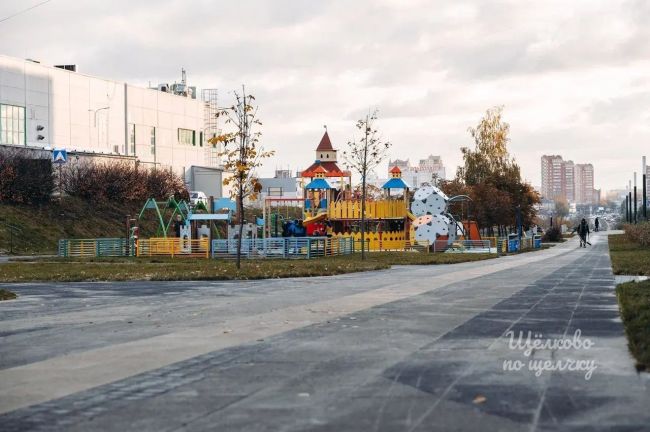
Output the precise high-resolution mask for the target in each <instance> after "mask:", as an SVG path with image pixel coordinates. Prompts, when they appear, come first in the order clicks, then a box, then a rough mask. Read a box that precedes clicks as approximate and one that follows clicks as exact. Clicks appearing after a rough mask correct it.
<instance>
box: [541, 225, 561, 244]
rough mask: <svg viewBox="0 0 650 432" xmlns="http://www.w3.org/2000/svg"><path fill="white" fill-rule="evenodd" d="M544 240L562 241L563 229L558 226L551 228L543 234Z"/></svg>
mask: <svg viewBox="0 0 650 432" xmlns="http://www.w3.org/2000/svg"><path fill="white" fill-rule="evenodd" d="M542 241H543V242H559V241H562V231H560V229H559V228H557V227H551V228H549V229H548V230H547V231H546V232H545V233H544V235H543V236H542Z"/></svg>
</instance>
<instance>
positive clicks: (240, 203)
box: [237, 179, 244, 270]
mask: <svg viewBox="0 0 650 432" xmlns="http://www.w3.org/2000/svg"><path fill="white" fill-rule="evenodd" d="M240 180H241V179H240ZM237 207H238V209H237V211H238V213H239V236H238V238H237V269H238V270H239V269H240V268H241V244H242V235H243V233H244V192H243V185H242V182H241V181H240V182H239V193H238V194H237Z"/></svg>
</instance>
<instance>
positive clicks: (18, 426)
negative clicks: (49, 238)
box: [0, 233, 650, 431]
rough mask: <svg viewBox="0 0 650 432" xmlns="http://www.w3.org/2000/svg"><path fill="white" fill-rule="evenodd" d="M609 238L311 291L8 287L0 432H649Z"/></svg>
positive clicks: (256, 286) (276, 285)
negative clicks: (519, 339) (621, 312)
mask: <svg viewBox="0 0 650 432" xmlns="http://www.w3.org/2000/svg"><path fill="white" fill-rule="evenodd" d="M606 241H607V238H606V233H600V234H597V235H595V236H593V237H592V243H593V246H592V247H591V248H588V249H579V248H578V247H577V243H576V242H575V241H570V242H567V243H565V244H563V245H560V246H556V247H554V248H551V249H549V250H546V251H541V252H535V253H526V254H521V255H517V256H510V257H502V258H498V259H496V260H489V261H483V262H477V263H465V264H456V265H445V266H415V267H395V268H393V269H391V270H386V271H380V272H374V273H359V274H351V275H342V276H334V277H322V278H311V279H283V280H272V281H254V282H131V283H66V284H20V285H11V289H12V290H14V291H16V292H17V293H18V294H19V296H20V297H19V299H18V300H16V301H10V302H2V303H0V430H2V431H14V430H15V431H27V430H30V431H38V430H57V431H58V430H60V431H113V430H114V431H130V430H137V431H204V430H205V431H208V430H210V431H215V430H216V431H240V430H241V431H303V430H309V431H360V430H374V431H416V430H417V431H431V430H441V431H449V430H482V431H490V430H494V431H510V430H512V431H519V430H525V431H530V430H608V431H609V430H648V428H650V426H648V425H650V412H648V409H647V407H648V406H650V379H649V378H648V374H637V372H636V371H635V369H634V362H633V360H632V358H631V357H630V356H629V354H628V352H627V348H626V340H625V337H624V334H623V328H622V325H621V323H620V320H619V318H618V310H617V303H616V297H615V294H614V279H613V276H612V273H611V267H610V262H609V257H608V254H607V244H606ZM520 332H521V334H522V335H523V337H524V339H525V337H526V336H527V335H528V332H531V340H532V341H535V340H538V343H539V346H534V347H533V348H534V349H530V350H526V348H530V347H531V346H532V345H533V344H534V342H531V343H530V344H528V345H526V344H525V343H524V342H525V341H523V340H522V342H521V344H519V345H517V336H518V335H519V334H520ZM576 332H578V333H576ZM511 334H512V336H513V338H514V339H511V336H510V335H511ZM567 341H568V342H567ZM544 343H546V344H547V345H546V346H543V344H544ZM553 344H555V345H554V346H553ZM558 344H559V345H558Z"/></svg>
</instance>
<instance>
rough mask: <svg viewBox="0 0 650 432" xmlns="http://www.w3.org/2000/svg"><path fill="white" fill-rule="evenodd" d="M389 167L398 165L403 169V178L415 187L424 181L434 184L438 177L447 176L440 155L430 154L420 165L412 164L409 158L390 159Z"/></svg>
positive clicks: (443, 177)
mask: <svg viewBox="0 0 650 432" xmlns="http://www.w3.org/2000/svg"><path fill="white" fill-rule="evenodd" d="M388 166H389V167H394V166H396V167H398V168H399V169H400V170H401V171H402V178H403V179H404V180H405V181H406V182H408V183H409V184H411V185H412V186H413V187H420V186H421V185H422V184H424V183H428V184H433V183H434V182H435V180H436V179H438V180H441V179H442V180H444V179H445V178H446V170H445V166H444V164H443V163H442V159H441V158H440V156H434V155H430V156H429V157H427V158H426V159H420V161H419V163H418V165H415V166H414V165H411V163H410V161H409V160H408V159H395V160H389V161H388Z"/></svg>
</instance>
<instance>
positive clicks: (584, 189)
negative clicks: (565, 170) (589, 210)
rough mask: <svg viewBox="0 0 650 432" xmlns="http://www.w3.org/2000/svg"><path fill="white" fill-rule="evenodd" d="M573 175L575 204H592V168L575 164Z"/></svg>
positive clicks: (591, 166)
mask: <svg viewBox="0 0 650 432" xmlns="http://www.w3.org/2000/svg"><path fill="white" fill-rule="evenodd" d="M574 175H575V194H576V199H575V201H576V203H578V204H594V166H593V165H592V164H576V166H575V174H574Z"/></svg>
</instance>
